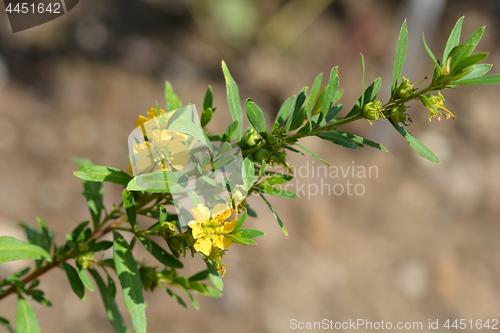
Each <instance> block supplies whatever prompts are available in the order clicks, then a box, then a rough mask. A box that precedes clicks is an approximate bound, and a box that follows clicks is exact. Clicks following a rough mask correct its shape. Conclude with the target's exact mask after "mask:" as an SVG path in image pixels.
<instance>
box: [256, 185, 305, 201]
mask: <svg viewBox="0 0 500 333" xmlns="http://www.w3.org/2000/svg"><path fill="white" fill-rule="evenodd" d="M259 189H260V190H261V191H262V193H265V194H268V195H273V196H275V197H280V198H288V199H294V198H298V197H299V196H298V195H297V194H296V193H293V192H290V191H287V190H284V189H281V188H277V187H275V186H272V185H268V184H266V183H261V184H259Z"/></svg>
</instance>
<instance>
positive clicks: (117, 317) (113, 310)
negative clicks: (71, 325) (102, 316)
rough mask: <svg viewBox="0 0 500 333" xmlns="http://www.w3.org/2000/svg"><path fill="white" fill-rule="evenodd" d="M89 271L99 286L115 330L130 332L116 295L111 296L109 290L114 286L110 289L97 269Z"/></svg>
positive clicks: (123, 332) (122, 332)
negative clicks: (116, 300)
mask: <svg viewBox="0 0 500 333" xmlns="http://www.w3.org/2000/svg"><path fill="white" fill-rule="evenodd" d="M89 272H90V275H92V277H93V278H94V281H95V282H96V284H97V288H98V289H99V292H100V294H101V298H102V302H103V303H104V307H105V308H106V314H107V315H108V319H109V321H110V322H111V325H113V328H114V329H115V331H116V332H117V333H130V331H129V329H128V327H127V325H126V324H125V321H124V320H123V317H122V315H121V313H120V310H118V306H117V305H116V303H115V300H114V297H109V291H108V290H110V289H112V287H111V286H109V289H108V287H106V284H105V283H104V281H103V279H102V278H101V276H100V275H99V273H98V272H97V271H96V270H95V269H91V270H89ZM113 286H114V283H113ZM115 291H116V289H115Z"/></svg>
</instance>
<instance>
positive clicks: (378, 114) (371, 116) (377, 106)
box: [363, 101, 384, 120]
mask: <svg viewBox="0 0 500 333" xmlns="http://www.w3.org/2000/svg"><path fill="white" fill-rule="evenodd" d="M381 106H382V101H375V102H370V103H367V104H365V106H364V107H363V117H364V118H365V119H368V120H378V118H384V115H383V114H382V107H381Z"/></svg>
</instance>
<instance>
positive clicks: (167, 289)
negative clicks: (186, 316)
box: [160, 285, 188, 309]
mask: <svg viewBox="0 0 500 333" xmlns="http://www.w3.org/2000/svg"><path fill="white" fill-rule="evenodd" d="M160 287H162V288H163V289H165V291H166V292H167V293H168V294H169V295H170V297H172V298H173V300H174V301H176V302H177V303H178V304H180V305H182V306H183V307H185V308H186V309H187V307H188V306H187V304H186V302H184V300H183V299H182V298H180V297H179V296H178V295H177V294H176V293H174V292H173V291H172V290H170V288H167V287H166V286H164V285H160Z"/></svg>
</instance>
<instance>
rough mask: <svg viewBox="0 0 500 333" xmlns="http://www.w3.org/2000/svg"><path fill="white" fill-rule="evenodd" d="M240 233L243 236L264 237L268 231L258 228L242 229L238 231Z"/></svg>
mask: <svg viewBox="0 0 500 333" xmlns="http://www.w3.org/2000/svg"><path fill="white" fill-rule="evenodd" d="M238 235H239V237H241V238H250V239H252V238H257V237H262V236H265V235H266V233H265V232H264V231H260V230H257V229H250V228H249V229H240V230H239V231H238Z"/></svg>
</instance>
